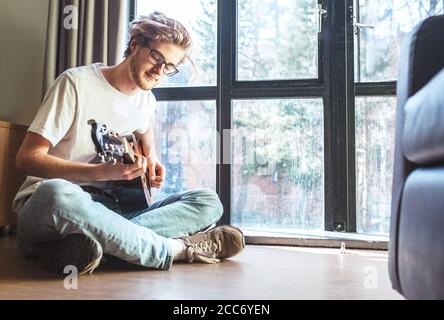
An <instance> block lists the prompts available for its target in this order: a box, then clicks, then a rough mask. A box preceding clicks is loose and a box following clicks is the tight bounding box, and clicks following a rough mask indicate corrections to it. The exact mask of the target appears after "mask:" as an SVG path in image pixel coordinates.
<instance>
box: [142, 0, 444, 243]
mask: <svg viewBox="0 0 444 320" xmlns="http://www.w3.org/2000/svg"><path fill="white" fill-rule="evenodd" d="M134 7H135V12H134V13H135V14H137V15H140V14H147V13H149V12H152V11H154V10H159V11H162V12H164V13H166V14H168V15H170V16H172V17H175V18H177V19H178V20H180V21H182V22H183V23H184V24H185V26H186V27H187V28H188V29H189V30H190V31H191V33H192V37H193V38H194V48H193V52H192V58H193V60H194V61H195V63H196V72H195V73H194V74H193V72H192V67H191V65H183V66H182V69H181V71H180V73H179V75H178V76H174V77H172V78H170V79H168V80H167V81H166V82H165V83H163V84H162V86H161V87H160V88H156V89H154V90H153V92H154V94H155V95H156V97H157V100H158V101H159V104H158V110H157V117H158V119H159V122H158V129H157V131H158V133H157V134H158V136H157V140H156V141H157V144H158V150H161V151H160V152H161V155H162V161H163V162H164V163H165V164H166V165H167V170H168V178H167V183H166V186H167V188H170V189H168V190H164V192H165V193H168V192H175V191H179V190H184V189H187V188H195V187H208V188H212V189H214V190H216V191H217V192H218V194H219V196H220V198H221V201H222V203H223V205H224V216H223V218H222V223H232V224H234V225H237V226H240V227H242V228H243V229H244V230H252V231H257V232H262V231H264V232H265V231H266V232H267V233H270V232H271V233H274V234H275V235H279V234H282V233H285V234H293V235H297V234H305V235H307V234H311V235H319V234H321V233H322V232H323V231H339V232H349V233H361V234H370V235H378V236H387V235H388V232H389V221H390V202H391V197H390V195H391V183H392V171H393V153H394V151H393V147H394V127H395V109H396V107H395V105H396V98H395V95H396V92H395V90H396V82H395V81H396V76H397V68H398V66H397V61H398V58H397V57H398V55H399V50H400V46H401V43H402V40H403V38H404V36H405V35H406V34H407V33H408V32H410V31H411V30H412V28H413V27H414V26H415V25H416V24H417V23H418V22H419V21H421V20H422V19H424V18H425V17H427V16H430V15H435V14H440V13H443V2H442V1H437V0H399V1H398V0H397V1H394V0H390V1H382V2H381V1H377V0H344V1H328V0H282V1H281V0H255V1H251V0H219V1H218V0H189V1H180V0H162V1H160V0H138V1H136V4H135V6H134ZM226 132H228V134H226ZM222 133H223V134H222ZM178 141H181V142H178ZM193 157H195V158H197V159H198V160H193V159H194V158H193ZM193 161H194V162H193ZM195 161H197V162H199V164H198V165H196V163H195ZM168 179H169V180H168ZM273 243H278V242H276V241H274V242H273Z"/></svg>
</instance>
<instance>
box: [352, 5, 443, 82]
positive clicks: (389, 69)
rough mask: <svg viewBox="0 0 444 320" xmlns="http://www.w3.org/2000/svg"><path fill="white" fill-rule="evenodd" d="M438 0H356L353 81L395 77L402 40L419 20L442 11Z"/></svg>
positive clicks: (386, 79)
mask: <svg viewBox="0 0 444 320" xmlns="http://www.w3.org/2000/svg"><path fill="white" fill-rule="evenodd" d="M443 5H444V3H443V2H442V1H437V0H397V1H394V0H391V1H377V0H355V19H356V23H358V25H356V24H355V37H356V39H355V41H356V49H357V57H356V59H355V62H356V68H355V72H356V81H363V82H366V81H389V80H396V78H397V70H398V56H399V52H400V48H401V45H402V40H403V39H404V37H405V35H406V34H408V33H409V32H410V31H411V30H412V29H413V27H414V26H415V25H416V24H418V22H420V21H422V20H424V19H425V18H427V17H429V16H433V15H437V14H442V13H443Z"/></svg>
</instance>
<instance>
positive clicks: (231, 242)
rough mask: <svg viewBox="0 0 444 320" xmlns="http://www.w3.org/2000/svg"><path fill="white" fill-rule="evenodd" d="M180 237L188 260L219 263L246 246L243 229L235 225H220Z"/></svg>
mask: <svg viewBox="0 0 444 320" xmlns="http://www.w3.org/2000/svg"><path fill="white" fill-rule="evenodd" d="M179 239H180V240H182V241H183V242H184V243H185V246H186V253H187V260H188V262H195V261H201V262H205V263H218V262H220V261H221V260H223V259H227V258H230V257H233V256H235V255H237V254H238V253H240V252H241V251H242V250H243V249H244V248H245V238H244V235H243V233H242V231H241V230H240V229H239V228H236V227H233V226H219V227H216V228H214V229H211V230H209V231H207V232H203V233H196V234H194V235H192V236H189V237H182V238H179Z"/></svg>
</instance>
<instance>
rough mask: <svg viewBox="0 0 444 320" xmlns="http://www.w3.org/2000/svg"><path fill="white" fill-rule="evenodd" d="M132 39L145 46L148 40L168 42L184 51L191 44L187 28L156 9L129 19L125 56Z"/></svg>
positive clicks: (127, 55) (127, 54)
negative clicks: (146, 14)
mask: <svg viewBox="0 0 444 320" xmlns="http://www.w3.org/2000/svg"><path fill="white" fill-rule="evenodd" d="M132 40H136V41H137V43H138V44H139V45H141V46H146V45H148V43H149V42H150V41H156V40H158V41H162V42H170V43H174V44H176V45H178V46H180V47H182V48H183V49H185V50H186V51H188V50H189V49H190V48H191V45H192V40H191V37H190V34H189V33H188V31H187V29H185V27H184V26H183V25H182V24H181V23H180V22H179V21H177V20H175V19H172V18H169V17H167V16H166V15H165V14H163V13H161V12H158V11H155V12H153V13H151V14H149V15H148V16H140V17H138V18H136V19H134V20H133V21H131V23H130V25H129V41H128V44H127V47H126V50H125V53H124V57H125V58H127V57H129V56H130V54H131V49H130V44H131V41H132ZM185 58H188V59H189V57H188V54H186V56H185V57H184V59H185ZM181 62H183V61H181Z"/></svg>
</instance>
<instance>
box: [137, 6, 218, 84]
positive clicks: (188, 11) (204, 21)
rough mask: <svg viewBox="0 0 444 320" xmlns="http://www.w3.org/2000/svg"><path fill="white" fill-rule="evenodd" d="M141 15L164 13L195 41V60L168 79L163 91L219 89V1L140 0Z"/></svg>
mask: <svg viewBox="0 0 444 320" xmlns="http://www.w3.org/2000/svg"><path fill="white" fill-rule="evenodd" d="M136 3H137V7H136V14H137V15H148V14H150V13H151V12H154V11H160V12H162V13H164V14H166V15H168V16H170V17H172V18H174V19H177V20H178V21H180V22H181V23H182V24H183V25H184V26H185V28H187V30H188V31H189V32H190V34H191V38H192V39H193V47H192V50H191V58H192V60H193V62H194V63H195V65H196V67H195V69H194V68H193V67H192V64H191V63H190V62H189V61H187V62H185V63H184V64H183V65H181V66H180V68H179V70H180V71H179V73H178V74H176V75H174V76H172V77H170V78H167V77H165V79H164V80H163V81H162V82H161V84H160V85H159V86H160V87H182V86H214V85H216V39H217V36H216V35H217V32H216V28H217V14H216V13H217V0H187V1H183V0H138V1H137V2H136Z"/></svg>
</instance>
